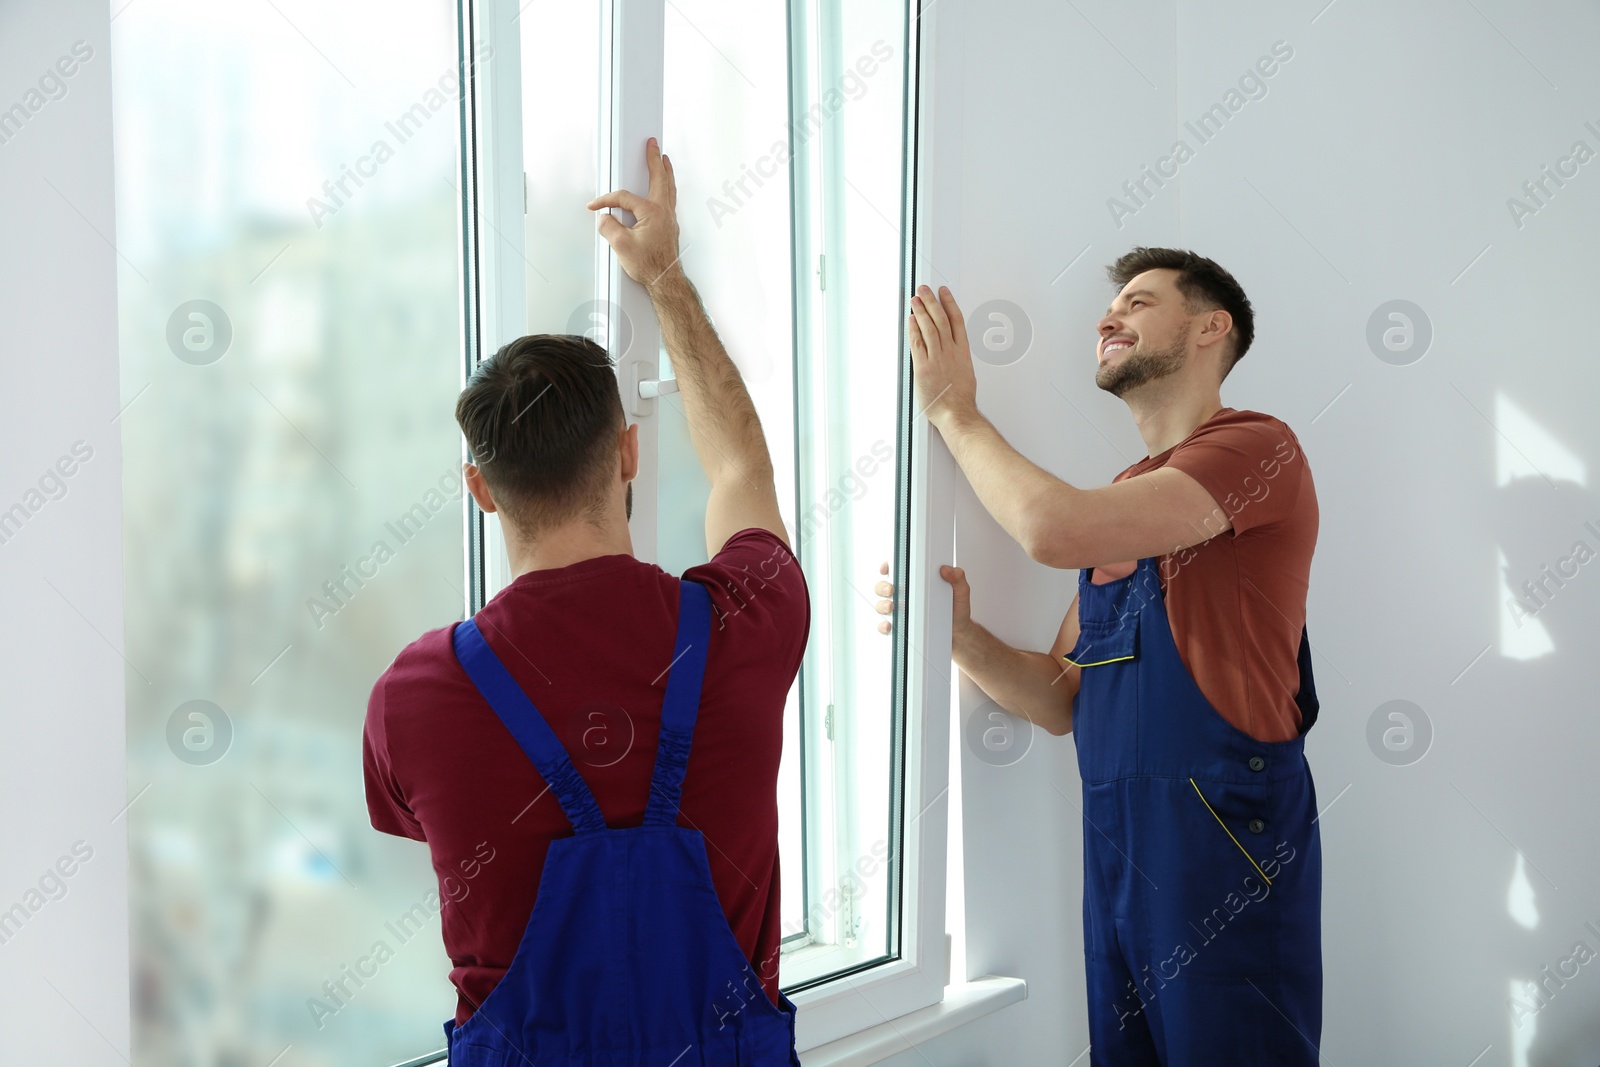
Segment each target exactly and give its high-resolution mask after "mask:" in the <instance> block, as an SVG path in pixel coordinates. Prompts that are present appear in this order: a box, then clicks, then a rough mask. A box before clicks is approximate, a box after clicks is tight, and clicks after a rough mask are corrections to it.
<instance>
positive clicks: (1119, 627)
mask: <svg viewBox="0 0 1600 1067" xmlns="http://www.w3.org/2000/svg"><path fill="white" fill-rule="evenodd" d="M1138 655H1139V615H1138V613H1137V612H1130V613H1129V614H1127V615H1125V616H1123V617H1122V618H1119V619H1113V620H1111V621H1108V622H1092V621H1091V622H1084V623H1080V624H1079V629H1078V643H1077V644H1075V645H1073V646H1072V651H1070V652H1068V653H1067V654H1066V655H1064V656H1062V657H1061V658H1062V659H1064V660H1066V661H1067V662H1068V663H1071V664H1073V665H1074V666H1077V667H1098V666H1100V665H1101V664H1104V663H1120V662H1122V661H1123V660H1130V659H1136V658H1137V657H1138Z"/></svg>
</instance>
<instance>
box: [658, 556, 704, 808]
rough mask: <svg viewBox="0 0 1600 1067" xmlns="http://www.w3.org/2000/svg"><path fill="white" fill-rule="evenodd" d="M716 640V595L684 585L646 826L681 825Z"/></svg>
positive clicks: (694, 584)
mask: <svg viewBox="0 0 1600 1067" xmlns="http://www.w3.org/2000/svg"><path fill="white" fill-rule="evenodd" d="M710 643H711V594H710V592H709V591H707V589H706V587H705V586H703V585H700V584H699V583H698V582H689V581H680V582H679V583H678V637H677V640H676V641H675V642H674V646H673V655H672V663H671V665H670V666H669V667H668V668H667V695H666V698H665V699H664V700H663V701H662V704H661V740H660V741H659V742H658V743H657V745H656V767H655V773H654V774H653V775H651V777H650V802H649V805H648V806H647V807H646V808H645V813H644V824H645V825H646V826H676V825H677V824H678V802H679V799H680V798H681V797H682V796H683V774H684V771H685V770H687V769H688V766H689V746H690V743H691V742H692V741H693V740H694V722H695V718H696V716H697V715H698V714H699V712H700V685H701V682H703V681H704V680H705V673H706V649H707V647H708V646H709V645H710Z"/></svg>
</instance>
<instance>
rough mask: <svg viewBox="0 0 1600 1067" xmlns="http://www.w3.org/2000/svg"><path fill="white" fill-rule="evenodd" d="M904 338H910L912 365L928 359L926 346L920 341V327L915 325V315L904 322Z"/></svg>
mask: <svg viewBox="0 0 1600 1067" xmlns="http://www.w3.org/2000/svg"><path fill="white" fill-rule="evenodd" d="M906 336H907V337H909V338H911V356H912V363H913V365H915V364H916V363H917V362H918V361H922V360H926V359H927V358H928V346H927V345H926V344H924V343H923V341H922V327H921V326H919V325H918V324H917V317H916V315H912V316H911V317H910V318H909V319H907V320H906Z"/></svg>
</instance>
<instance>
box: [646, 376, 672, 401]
mask: <svg viewBox="0 0 1600 1067" xmlns="http://www.w3.org/2000/svg"><path fill="white" fill-rule="evenodd" d="M677 391H678V379H676V378H668V379H666V380H665V381H662V380H660V379H657V378H644V379H641V380H640V382H639V397H640V399H642V400H653V399H655V398H656V397H658V396H664V395H665V394H667V393H676V392H677Z"/></svg>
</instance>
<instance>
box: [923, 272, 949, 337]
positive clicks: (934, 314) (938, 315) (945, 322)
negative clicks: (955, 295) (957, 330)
mask: <svg viewBox="0 0 1600 1067" xmlns="http://www.w3.org/2000/svg"><path fill="white" fill-rule="evenodd" d="M917 295H918V296H920V297H921V298H922V306H923V309H924V310H925V311H927V313H928V318H929V320H930V321H931V322H932V323H933V325H934V328H935V329H937V330H938V331H939V339H940V340H941V341H950V340H952V339H953V336H954V335H952V334H951V332H950V319H949V318H948V316H946V315H945V311H944V302H943V298H942V297H940V296H938V295H937V294H935V293H934V291H933V290H932V289H930V288H928V287H927V286H926V285H924V286H920V287H919V288H918V289H917Z"/></svg>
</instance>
